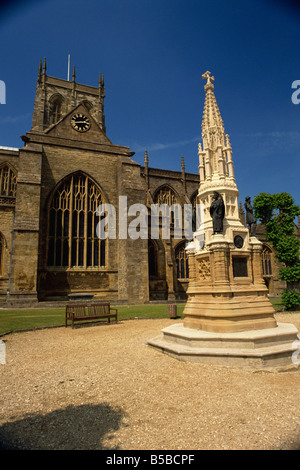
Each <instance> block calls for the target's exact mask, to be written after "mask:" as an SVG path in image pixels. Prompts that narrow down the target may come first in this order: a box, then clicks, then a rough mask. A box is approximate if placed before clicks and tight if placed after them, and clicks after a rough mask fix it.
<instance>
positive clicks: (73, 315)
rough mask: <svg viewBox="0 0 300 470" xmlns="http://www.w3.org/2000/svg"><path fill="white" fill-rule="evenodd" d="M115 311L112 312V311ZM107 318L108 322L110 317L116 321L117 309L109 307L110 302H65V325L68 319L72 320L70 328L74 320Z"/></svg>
mask: <svg viewBox="0 0 300 470" xmlns="http://www.w3.org/2000/svg"><path fill="white" fill-rule="evenodd" d="M113 311H114V312H115V313H112V312H113ZM95 319H107V321H108V323H110V320H111V319H115V321H116V322H117V321H118V310H117V309H116V308H111V307H110V303H105V302H99V303H94V304H77V303H76V304H67V305H66V327H67V326H68V320H70V321H72V328H74V322H76V321H84V320H95Z"/></svg>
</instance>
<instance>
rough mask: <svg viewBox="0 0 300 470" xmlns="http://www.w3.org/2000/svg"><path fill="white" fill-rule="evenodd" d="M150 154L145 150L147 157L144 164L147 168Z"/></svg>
mask: <svg viewBox="0 0 300 470" xmlns="http://www.w3.org/2000/svg"><path fill="white" fill-rule="evenodd" d="M148 161H149V160H148V152H147V150H145V157H144V163H145V166H146V165H147V166H148Z"/></svg>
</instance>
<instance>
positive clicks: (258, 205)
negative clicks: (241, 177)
mask: <svg viewBox="0 0 300 470" xmlns="http://www.w3.org/2000/svg"><path fill="white" fill-rule="evenodd" d="M253 208H254V214H255V217H256V218H257V219H258V220H261V222H262V223H263V224H266V223H267V222H269V220H270V219H271V218H272V216H273V211H274V209H275V199H274V195H273V194H268V193H260V194H259V195H258V196H256V197H255V198H254V200H253Z"/></svg>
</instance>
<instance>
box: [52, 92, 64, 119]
mask: <svg viewBox="0 0 300 470" xmlns="http://www.w3.org/2000/svg"><path fill="white" fill-rule="evenodd" d="M62 103H63V99H62V97H61V96H56V97H55V98H53V99H52V101H50V124H56V123H57V122H58V121H59V120H60V119H61V117H62Z"/></svg>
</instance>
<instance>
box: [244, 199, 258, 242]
mask: <svg viewBox="0 0 300 470" xmlns="http://www.w3.org/2000/svg"><path fill="white" fill-rule="evenodd" d="M244 206H245V209H246V225H248V227H249V235H250V236H251V235H254V236H255V234H256V225H257V219H256V218H255V216H254V214H253V207H252V205H251V198H250V197H249V196H248V197H246V199H245V204H244Z"/></svg>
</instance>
